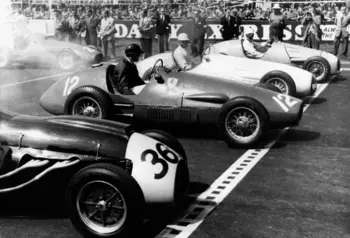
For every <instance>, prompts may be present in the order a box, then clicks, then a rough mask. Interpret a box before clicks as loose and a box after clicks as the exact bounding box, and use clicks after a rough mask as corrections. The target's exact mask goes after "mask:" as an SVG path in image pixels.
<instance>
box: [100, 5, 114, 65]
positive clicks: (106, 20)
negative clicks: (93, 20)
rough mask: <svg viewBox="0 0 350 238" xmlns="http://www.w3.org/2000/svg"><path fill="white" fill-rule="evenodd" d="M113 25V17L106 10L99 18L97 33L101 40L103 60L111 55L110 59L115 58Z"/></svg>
mask: <svg viewBox="0 0 350 238" xmlns="http://www.w3.org/2000/svg"><path fill="white" fill-rule="evenodd" d="M114 26H115V22H114V19H113V18H112V17H111V16H110V13H109V11H108V10H106V11H105V12H104V13H103V18H102V19H101V25H100V31H99V34H98V35H99V36H100V39H101V42H102V49H103V56H104V57H105V60H109V57H112V60H116V55H115V45H114V44H115V41H114V35H113V33H115V32H116V30H115V27H114Z"/></svg>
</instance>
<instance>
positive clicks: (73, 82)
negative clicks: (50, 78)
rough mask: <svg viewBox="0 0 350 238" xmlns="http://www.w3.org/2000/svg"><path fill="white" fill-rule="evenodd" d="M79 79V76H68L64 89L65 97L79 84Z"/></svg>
mask: <svg viewBox="0 0 350 238" xmlns="http://www.w3.org/2000/svg"><path fill="white" fill-rule="evenodd" d="M79 80H80V79H79V77H78V76H74V77H71V78H67V80H66V83H65V85H64V89H63V96H65V97H66V96H68V95H69V94H70V93H71V92H72V91H73V89H74V88H75V87H76V86H77V85H78V83H79Z"/></svg>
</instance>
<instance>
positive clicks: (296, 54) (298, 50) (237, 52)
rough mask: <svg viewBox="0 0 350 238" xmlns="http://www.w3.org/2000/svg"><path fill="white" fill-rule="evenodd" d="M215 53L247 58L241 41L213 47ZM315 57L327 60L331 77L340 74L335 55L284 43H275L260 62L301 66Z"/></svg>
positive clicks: (226, 42)
mask: <svg viewBox="0 0 350 238" xmlns="http://www.w3.org/2000/svg"><path fill="white" fill-rule="evenodd" d="M213 53H226V54H227V55H230V56H236V57H240V58H247V57H246V56H245V54H244V53H243V48H242V43H241V40H240V39H239V40H229V41H223V42H219V43H216V44H213V45H211V50H210V52H209V54H213ZM313 56H322V57H323V58H325V59H326V60H327V61H328V62H329V65H330V67H331V72H330V74H331V75H336V74H339V73H340V67H339V66H338V64H339V62H338V61H339V59H338V57H336V56H335V55H333V54H330V53H328V52H325V51H320V50H315V49H310V48H307V47H303V46H300V45H293V44H289V43H284V42H275V43H273V44H272V45H271V48H270V49H269V50H268V51H267V52H266V53H265V55H264V57H263V58H261V59H260V60H263V61H270V62H276V63H282V64H288V65H293V66H301V65H302V64H303V63H304V62H305V61H306V60H307V59H308V58H310V57H313Z"/></svg>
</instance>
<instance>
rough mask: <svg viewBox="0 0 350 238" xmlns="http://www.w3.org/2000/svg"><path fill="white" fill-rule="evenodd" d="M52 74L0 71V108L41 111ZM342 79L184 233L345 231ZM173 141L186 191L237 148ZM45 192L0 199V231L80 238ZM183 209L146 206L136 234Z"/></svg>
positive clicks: (209, 139)
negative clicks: (184, 168)
mask: <svg viewBox="0 0 350 238" xmlns="http://www.w3.org/2000/svg"><path fill="white" fill-rule="evenodd" d="M343 68H347V69H348V70H350V65H345V64H344V65H343ZM57 74H61V72H59V70H56V69H42V68H32V69H28V68H26V67H23V66H14V67H13V68H11V69H6V70H1V71H0V100H1V108H4V109H7V110H11V111H15V112H18V113H24V114H30V115H48V114H47V113H46V112H44V111H43V110H42V109H41V108H40V106H39V105H38V101H39V98H40V95H41V94H42V93H43V92H44V91H45V90H46V89H47V88H48V87H50V86H51V85H52V84H53V83H54V82H55V81H56V80H57V79H58V78H59V77H60V76H55V75H57ZM349 77H350V71H344V72H343V73H342V75H341V76H338V77H336V78H335V79H333V80H332V81H331V83H330V84H329V85H328V87H327V88H326V89H325V90H324V91H323V92H322V93H321V94H320V96H319V97H318V98H317V99H315V100H314V101H313V102H312V105H310V107H309V108H308V109H307V111H306V112H305V113H304V116H303V119H302V121H301V123H300V125H299V126H298V127H295V128H291V129H289V130H288V131H287V132H286V133H285V134H284V135H283V136H282V137H281V138H280V139H279V141H278V142H277V143H276V144H275V145H274V146H273V148H271V149H270V150H269V152H268V153H267V154H266V155H265V156H264V157H263V158H262V159H261V160H260V161H259V162H258V163H257V164H256V165H255V166H254V167H253V168H252V169H251V171H250V172H249V173H248V174H247V175H246V176H245V177H244V178H243V180H242V181H241V182H240V183H239V184H238V185H237V186H236V187H235V188H234V189H233V191H232V192H231V193H229V195H228V196H227V197H226V198H225V199H224V200H223V201H222V202H221V203H220V204H219V205H218V206H217V207H216V209H215V210H214V211H213V212H212V213H211V214H209V216H207V217H206V219H205V220H204V222H203V223H202V224H201V225H200V226H199V227H198V229H196V230H195V231H194V233H192V236H191V237H196V238H197V237H198V238H202V237H245V238H248V237H350V235H349V233H350V230H349V227H350V226H349V225H350V206H349V205H350V204H349V203H350V202H348V201H349V199H348V197H349V195H350V194H349V193H350V190H349V188H348V184H349V182H350V172H348V171H349V170H348V166H350V155H349V148H350V139H349V132H348V128H349V125H350V122H349V120H348V115H349V107H350V106H349V104H348V102H349V99H350V96H348V88H349V86H350V85H349V84H350V83H349V80H348V78H349ZM277 133H279V132H278V131H277V132H276V131H275V132H271V133H270V135H269V137H273V136H274V135H275V134H277ZM189 134H191V133H189ZM180 141H181V142H182V144H183V146H184V148H185V150H186V153H187V156H188V158H189V161H188V162H189V168H190V173H191V189H190V194H191V196H192V197H195V196H196V195H198V194H200V193H202V192H203V191H205V190H206V189H207V188H208V186H210V184H212V183H213V182H214V181H215V180H216V179H217V178H218V177H220V176H221V175H222V173H223V172H225V171H226V169H227V168H228V167H230V166H231V164H232V163H234V162H235V161H236V160H237V159H238V158H240V157H241V156H242V154H244V153H245V150H239V149H232V148H228V147H227V146H226V144H225V143H224V142H223V141H220V140H218V139H217V138H216V137H215V136H213V135H211V133H208V134H206V133H204V134H203V135H201V136H198V135H194V134H193V136H189V135H188V134H186V135H184V136H181V135H180ZM47 195H48V194H47V190H45V187H39V188H37V189H36V190H35V191H34V190H33V191H32V190H30V191H25V192H23V193H19V194H17V193H16V194H14V195H10V196H9V197H5V199H3V200H1V202H0V237H1V238H12V237H26V238H27V237H28V238H29V237H30V238H31V237H35V238H44V237H67V238H68V237H69V238H70V237H72V238H73V237H80V235H79V234H78V233H77V232H76V231H75V229H74V228H73V227H72V226H71V224H70V221H69V220H68V219H67V218H65V217H61V216H60V215H61V214H60V212H57V210H60V203H59V202H57V201H54V200H52V201H51V200H47V199H46V197H47ZM185 209H186V208H185ZM184 212H185V211H182V210H181V209H179V210H176V211H173V210H167V209H166V210H162V211H154V212H153V211H151V212H150V213H154V214H153V215H152V216H151V218H150V220H148V221H147V222H146V223H145V225H144V226H143V228H142V229H141V230H142V234H143V235H142V237H154V236H155V235H156V234H158V233H159V232H160V231H161V230H162V229H163V228H164V227H165V225H167V224H171V223H172V222H173V221H174V220H176V217H177V216H181V214H182V213H184Z"/></svg>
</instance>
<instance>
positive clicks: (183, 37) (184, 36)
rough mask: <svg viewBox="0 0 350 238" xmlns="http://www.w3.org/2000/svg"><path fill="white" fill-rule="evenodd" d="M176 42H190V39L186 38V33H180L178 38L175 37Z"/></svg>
mask: <svg viewBox="0 0 350 238" xmlns="http://www.w3.org/2000/svg"><path fill="white" fill-rule="evenodd" d="M177 39H178V41H190V39H189V38H188V35H187V34H186V33H181V34H180V35H179V36H178V37H177Z"/></svg>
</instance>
